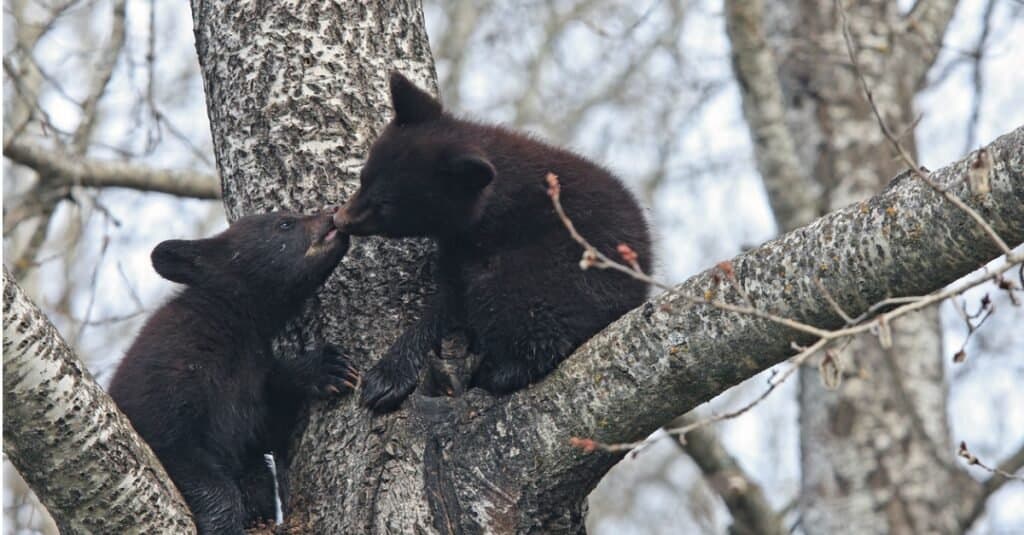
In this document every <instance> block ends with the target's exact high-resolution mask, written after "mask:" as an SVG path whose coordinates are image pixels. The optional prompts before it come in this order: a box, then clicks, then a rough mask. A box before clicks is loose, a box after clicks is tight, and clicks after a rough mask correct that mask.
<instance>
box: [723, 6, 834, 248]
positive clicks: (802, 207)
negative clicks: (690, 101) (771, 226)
mask: <svg viewBox="0 0 1024 535" xmlns="http://www.w3.org/2000/svg"><path fill="white" fill-rule="evenodd" d="M763 12H764V6H763V5H762V3H761V1H760V0H750V1H747V0H728V1H726V3H725V24H726V26H725V27H726V31H727V32H728V34H729V40H730V42H731V43H732V70H733V73H735V75H736V80H737V81H738V82H739V87H740V93H741V95H742V97H743V116H744V117H745V118H746V120H747V124H748V125H749V127H750V137H751V140H752V141H753V144H754V155H755V156H756V159H757V169H758V171H759V172H760V173H761V176H762V178H763V179H764V184H765V187H766V188H767V189H768V199H769V201H770V202H771V205H772V212H773V213H774V214H775V219H776V220H777V222H778V225H779V228H780V229H781V230H783V231H788V230H792V229H794V228H796V227H799V226H801V225H806V224H807V223H810V222H811V221H812V220H814V218H815V217H817V216H818V213H817V210H816V209H815V207H816V206H817V204H818V203H817V202H816V199H817V197H818V192H819V191H820V189H821V188H820V186H819V185H818V183H816V182H815V181H813V180H811V177H809V176H807V174H806V173H804V171H803V170H802V167H801V165H800V161H799V156H798V155H797V150H796V142H795V141H794V140H793V136H792V134H791V133H790V131H789V127H788V126H787V125H786V121H785V116H784V114H785V110H786V106H785V101H784V99H783V96H782V86H781V84H780V82H779V77H778V74H777V73H778V66H777V65H776V62H775V57H774V55H773V54H772V51H771V49H770V48H769V47H768V44H767V42H766V41H765V36H764V27H763V22H762V18H763V14H764V13H763Z"/></svg>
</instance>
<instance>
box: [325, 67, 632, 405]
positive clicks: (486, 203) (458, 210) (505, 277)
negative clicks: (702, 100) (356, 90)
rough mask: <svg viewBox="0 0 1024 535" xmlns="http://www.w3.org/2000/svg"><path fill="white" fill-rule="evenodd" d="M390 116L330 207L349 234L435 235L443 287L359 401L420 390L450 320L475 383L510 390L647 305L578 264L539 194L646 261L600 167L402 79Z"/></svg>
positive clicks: (628, 197)
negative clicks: (352, 185)
mask: <svg viewBox="0 0 1024 535" xmlns="http://www.w3.org/2000/svg"><path fill="white" fill-rule="evenodd" d="M391 96H392V104H393V106H394V108H395V116H394V119H393V120H392V122H391V123H390V124H389V125H388V127H387V128H386V129H385V130H384V132H383V134H381V136H380V138H379V139H378V140H377V141H376V142H375V143H374V145H373V147H372V149H371V150H370V155H369V158H368V160H367V162H366V165H365V166H364V167H363V171H362V175H361V176H360V187H359V190H358V191H357V192H356V194H355V195H354V196H353V197H352V198H351V199H350V200H349V202H348V203H347V204H346V205H345V206H344V207H342V208H341V209H339V210H338V212H337V213H336V214H335V216H334V217H335V223H336V224H337V225H339V227H340V228H342V229H343V230H344V231H346V232H350V233H352V234H357V235H366V234H380V235H384V236H391V237H401V236H430V237H433V238H434V239H435V240H436V241H437V243H438V246H439V250H440V261H439V264H440V265H439V270H438V273H437V281H438V285H439V293H438V295H437V296H436V298H435V299H434V301H433V303H432V305H431V306H430V308H429V309H428V310H427V311H426V312H425V314H424V315H423V317H422V319H421V320H420V321H419V322H418V323H416V324H415V325H413V326H411V327H410V328H409V329H408V330H406V331H405V332H403V333H402V334H401V336H399V338H398V340H397V341H396V342H395V343H394V345H393V346H392V347H391V348H390V349H389V351H388V353H387V354H386V355H385V356H384V357H383V358H382V359H381V361H380V362H378V363H377V365H376V366H374V367H373V369H371V370H370V371H369V372H368V373H367V374H366V376H365V377H364V381H363V385H364V386H363V392H362V400H363V402H364V403H365V404H366V405H368V406H370V407H372V408H374V409H376V410H380V411H383V410H390V409H394V408H395V407H397V406H398V405H399V404H400V403H401V402H402V400H404V399H405V398H406V397H407V396H408V395H409V393H410V392H412V390H413V389H414V388H415V387H416V382H417V375H418V372H419V370H420V368H421V367H422V365H423V361H424V356H425V355H426V354H427V352H428V351H430V350H432V349H436V346H437V345H438V343H439V341H440V339H441V337H442V336H443V335H444V333H445V332H446V330H447V329H449V328H450V327H451V326H452V325H453V324H462V323H463V322H464V323H465V324H466V325H468V327H469V328H470V331H471V333H472V334H473V338H474V344H473V345H474V349H475V350H477V351H479V352H480V354H481V355H482V361H481V364H480V365H479V367H478V368H477V370H476V372H475V374H474V376H473V378H472V386H479V387H482V388H484V389H486V390H488V391H490V392H492V393H496V394H502V393H508V392H512V391H515V390H518V389H521V388H523V387H525V386H526V385H528V384H530V383H532V382H535V381H538V380H540V379H541V378H543V377H544V376H545V375H547V374H548V373H549V372H551V370H553V369H554V368H555V367H556V366H557V365H558V363H559V362H561V361H562V359H564V358H565V357H566V356H567V355H568V354H569V353H571V352H572V351H573V350H574V349H575V348H576V347H577V346H579V345H580V344H581V343H583V342H584V341H586V340H587V339H588V338H590V337H591V336H592V335H594V334H595V333H596V332H597V331H599V330H600V329H602V328H604V327H605V326H606V325H608V324H609V323H611V322H612V321H614V320H615V319H616V318H618V317H619V316H621V315H622V314H623V313H625V312H626V311H628V310H630V309H631V308H633V307H636V306H637V305H639V304H640V303H642V302H643V301H644V299H645V297H646V295H647V285H646V284H644V283H642V282H639V281H637V280H635V279H632V278H630V277H628V276H626V275H623V274H621V273H616V272H614V271H611V270H598V269H591V270H588V271H582V270H580V267H579V261H580V257H581V254H582V249H581V247H580V246H579V245H578V244H576V243H575V242H574V241H572V239H570V237H569V234H568V232H567V231H566V229H565V227H564V226H563V224H562V223H561V221H560V220H559V219H558V217H557V215H556V213H555V211H554V209H553V207H552V204H551V199H550V198H549V197H548V195H547V184H546V183H545V177H546V175H547V174H548V172H553V173H555V174H557V175H558V177H559V180H560V182H561V185H562V188H561V191H562V194H561V200H562V204H563V206H564V207H565V210H566V212H567V213H568V214H569V216H570V218H572V220H573V221H574V223H575V225H576V227H577V228H578V229H579V231H580V232H581V233H582V234H583V235H584V236H586V237H587V239H588V240H590V242H591V243H592V244H593V245H594V246H596V247H597V248H598V249H600V250H601V251H602V252H604V253H605V254H608V255H610V256H613V257H615V258H618V253H617V252H616V247H617V246H618V245H619V244H621V243H625V244H628V245H629V246H631V247H632V248H633V249H634V250H635V251H636V253H637V254H638V255H639V262H640V266H641V267H642V268H643V269H644V270H649V269H650V267H651V243H650V242H651V240H650V236H649V232H648V228H647V222H646V220H645V219H644V216H643V213H642V211H641V209H640V207H639V205H638V204H637V202H636V200H635V199H634V197H633V196H632V194H630V193H629V191H628V190H627V189H626V188H625V187H624V186H623V184H622V183H621V182H620V181H619V180H618V179H617V178H616V177H615V176H613V175H612V174H611V173H610V172H608V171H607V170H605V169H604V168H602V167H600V166H598V165H597V164H594V163H593V162H590V161H589V160H587V159H586V158H583V157H581V156H579V155H577V154H574V153H572V152H569V151H567V150H564V149H560V148H557V147H553V146H550V145H547V144H545V143H542V142H540V141H537V140H536V139H533V138H530V137H528V136H525V135H522V134H518V133H515V132H512V131H510V130H507V129H504V128H500V127H496V126H489V125H483V124H478V123H474V122H469V121H465V120H460V119H456V118H454V117H452V116H451V115H448V114H447V113H445V112H444V111H443V110H442V108H441V104H440V103H439V102H438V101H437V100H435V99H434V98H433V97H431V96H430V95H429V94H427V93H425V92H423V91H422V90H420V89H418V88H417V87H416V86H414V85H413V84H412V83H411V82H409V81H408V80H407V79H406V78H404V77H403V76H402V75H400V74H397V73H395V74H392V77H391Z"/></svg>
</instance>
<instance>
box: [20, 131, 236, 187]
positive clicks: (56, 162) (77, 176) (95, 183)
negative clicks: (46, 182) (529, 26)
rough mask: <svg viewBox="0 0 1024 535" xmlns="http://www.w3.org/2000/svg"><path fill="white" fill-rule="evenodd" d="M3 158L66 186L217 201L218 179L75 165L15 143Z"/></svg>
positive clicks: (97, 163)
mask: <svg viewBox="0 0 1024 535" xmlns="http://www.w3.org/2000/svg"><path fill="white" fill-rule="evenodd" d="M4 156H6V157H8V158H10V159H11V160H12V161H14V162H17V163H19V164H21V165H24V166H27V167H31V168H32V169H34V170H36V171H37V172H39V173H41V174H50V175H53V176H55V177H59V178H60V180H62V181H63V182H64V183H66V184H68V185H76V186H86V187H91V188H129V189H137V190H140V191H153V192H159V193H169V194H171V195H177V196H179V197H193V198H197V199H218V198H220V184H219V181H218V180H217V177H215V176H212V175H206V174H202V173H196V172H191V171H175V170H170V169H153V168H150V167H145V166H141V165H135V164H129V163H120V162H110V161H102V160H95V159H89V158H84V159H81V160H77V161H75V160H72V159H71V158H68V157H67V156H64V155H62V154H59V153H57V152H55V151H51V150H47V149H44V148H42V147H39V146H36V145H32V144H29V143H25V142H18V141H15V142H14V143H11V144H10V145H9V146H7V147H5V148H4Z"/></svg>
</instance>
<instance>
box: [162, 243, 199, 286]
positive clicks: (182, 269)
mask: <svg viewBox="0 0 1024 535" xmlns="http://www.w3.org/2000/svg"><path fill="white" fill-rule="evenodd" d="M204 242H206V240H167V241H164V242H161V243H160V244H159V245H157V246H156V248H155V249H153V253H152V254H151V255H150V259H151V260H152V261H153V269H155V270H156V272H157V273H159V274H160V276H161V277H163V278H165V279H167V280H169V281H172V282H177V283H180V284H194V283H195V282H196V281H197V280H198V279H199V274H200V270H199V259H200V257H201V256H202V253H203V249H204V246H203V244H204Z"/></svg>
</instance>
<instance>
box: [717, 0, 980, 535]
mask: <svg viewBox="0 0 1024 535" xmlns="http://www.w3.org/2000/svg"><path fill="white" fill-rule="evenodd" d="M731 3H732V4H733V6H739V5H742V3H741V2H731ZM751 4H753V3H751ZM843 5H845V6H846V11H847V12H846V16H847V18H848V21H849V30H850V35H851V41H852V43H853V45H854V47H855V50H856V58H857V63H858V64H859V67H860V70H861V72H862V73H863V77H864V83H866V84H867V86H868V87H869V88H870V90H871V92H872V94H873V97H874V101H875V103H876V105H877V106H878V109H879V111H880V113H881V115H882V117H883V118H884V120H885V121H886V123H887V124H888V125H889V127H890V128H891V129H892V130H893V131H895V132H898V133H903V132H909V133H908V134H906V135H904V136H902V137H901V143H902V144H904V146H905V147H906V148H907V150H908V151H909V152H910V153H911V154H914V152H915V147H914V139H913V133H912V132H913V124H914V119H915V114H914V107H913V100H914V97H915V95H916V93H917V91H918V90H919V89H920V88H921V86H922V84H923V80H924V77H925V75H926V73H927V71H928V69H929V68H930V66H931V64H932V62H933V61H934V59H935V56H936V53H937V51H938V50H939V47H940V45H941V40H942V35H943V33H944V32H945V28H946V25H947V24H948V22H949V20H950V18H951V17H952V14H953V9H954V8H955V5H956V2H955V1H949V0H938V1H935V2H923V1H922V2H918V5H917V6H915V8H914V9H913V10H912V11H911V12H910V13H908V14H907V15H905V16H904V15H901V14H900V13H899V11H898V6H897V3H895V2H888V1H884V0H857V1H847V2H843ZM759 7H760V6H756V7H755V6H752V5H750V4H748V5H746V6H743V7H742V8H738V9H734V11H736V10H742V9H747V10H749V9H759ZM775 7H777V8H778V9H776V11H774V12H773V13H771V14H766V15H768V16H770V17H771V22H770V23H769V25H770V26H773V28H772V29H773V30H774V31H773V33H772V34H771V35H770V36H769V39H768V40H769V41H770V42H773V43H780V45H779V46H776V47H775V49H774V51H767V50H763V49H762V50H761V51H762V52H764V53H774V55H776V56H777V57H779V58H780V63H779V66H780V68H779V71H778V72H779V74H778V76H779V77H780V78H781V82H780V80H771V79H769V78H767V77H766V76H765V75H764V72H767V71H772V70H773V69H771V66H769V67H767V68H762V72H761V73H757V72H755V71H754V70H752V67H751V66H750V65H739V64H736V69H737V71H738V74H739V78H740V79H741V80H742V81H743V82H745V84H744V90H745V95H744V100H745V103H747V104H749V103H751V102H753V101H754V100H755V98H756V97H757V96H759V95H763V94H765V93H766V92H768V93H770V90H769V89H765V88H766V87H768V88H771V87H773V86H775V87H778V86H781V89H782V91H781V95H780V97H781V98H780V99H779V100H778V101H772V102H777V103H780V104H783V105H784V106H785V107H786V112H785V124H782V121H779V120H777V118H776V115H777V114H770V117H769V119H768V121H769V122H770V123H771V124H772V125H773V126H775V127H781V128H784V129H786V130H787V132H785V133H782V134H778V135H759V134H761V133H762V132H764V127H763V126H762V125H763V124H764V123H765V122H766V119H765V118H764V114H765V109H766V108H767V109H768V110H771V109H773V108H771V107H765V106H762V107H761V109H758V110H751V109H750V107H749V106H746V107H745V111H746V115H747V116H748V122H750V124H751V128H752V132H753V133H754V137H755V140H757V142H756V145H757V150H758V153H759V154H758V157H759V163H760V164H761V165H759V168H760V169H761V171H762V174H763V175H764V177H765V181H766V184H768V186H769V187H768V191H769V195H770V196H771V197H772V200H773V202H772V205H773V208H774V209H775V211H776V216H777V219H778V221H779V223H780V227H782V230H783V231H788V230H791V229H792V228H793V227H794V226H796V225H802V224H805V223H806V222H807V221H806V220H804V219H803V218H799V217H796V218H794V217H793V214H794V213H795V212H796V210H795V209H794V208H793V207H792V205H793V202H792V198H791V197H792V195H793V189H792V188H786V187H785V186H787V185H788V184H793V183H795V182H799V180H794V179H793V178H792V176H791V175H793V174H799V173H802V174H803V176H805V177H807V178H808V179H810V180H809V181H804V182H805V183H806V182H812V183H813V182H816V186H817V189H818V190H819V191H821V192H823V193H824V195H823V196H821V198H820V201H821V202H820V204H819V205H818V206H816V207H813V208H814V210H813V211H811V212H810V213H811V214H814V213H817V214H819V215H820V214H821V213H826V212H828V211H831V210H834V209H836V208H839V207H842V206H847V205H849V204H851V203H854V202H857V201H860V200H863V199H865V198H868V197H870V196H871V195H872V194H875V193H877V192H878V191H880V190H881V189H882V188H883V187H884V186H885V185H886V183H887V182H888V180H889V177H891V176H892V175H893V174H895V173H896V172H897V171H899V170H900V169H903V168H905V167H906V164H905V163H904V162H903V161H901V160H900V159H899V158H898V157H896V155H895V152H894V151H893V149H892V147H891V144H890V143H889V141H888V140H887V139H886V138H885V137H884V135H883V133H882V130H881V128H880V127H879V125H878V122H877V119H876V117H875V115H874V113H873V112H872V109H871V107H870V105H869V103H868V100H867V98H866V95H865V90H864V88H863V85H862V83H861V80H860V79H859V78H858V77H857V75H856V73H855V69H854V68H853V65H852V62H851V61H850V59H849V57H850V56H849V53H848V50H847V45H846V43H845V40H844V35H843V18H842V16H841V13H840V11H838V10H837V8H836V2H835V1H834V0H816V1H803V0H800V1H796V0H794V1H791V2H786V3H784V6H780V5H776V6H775ZM754 16H760V15H759V14H756V15H754ZM732 19H733V20H737V17H733V18H732ZM734 26H736V25H734ZM743 29H745V30H747V32H742V33H741V36H742V35H745V34H749V33H750V30H751V28H750V26H749V25H747V26H746V27H744V28H743ZM735 33H737V32H735V31H734V32H733V34H735ZM737 41H738V39H737V37H736V36H735V35H733V42H734V44H735V43H736V42H737ZM740 42H741V43H742V42H743V41H742V40H740ZM734 53H736V54H740V56H741V59H742V58H748V59H747V60H746V61H748V63H749V62H750V61H751V60H750V59H749V58H751V57H756V56H754V55H753V54H752V53H750V52H746V53H745V54H744V51H743V50H739V51H736V52H734ZM734 59H735V56H734ZM770 62H771V60H769V63H770ZM744 67H745V68H744ZM744 72H745V73H746V74H745V75H744V74H743V73H744ZM772 76H774V73H773V74H772ZM764 100H771V99H762V101H764ZM762 103H763V102H762ZM773 119H774V120H773ZM789 136H791V139H793V140H795V141H794V142H790V143H789V144H788V145H786V144H785V143H779V142H775V143H766V142H764V139H768V140H771V139H778V138H782V139H786V138H787V137H789ZM780 146H782V147H783V148H785V149H787V150H788V147H793V149H792V152H791V153H787V154H785V155H780V154H779V152H780V151H779V150H778V148H779V147H780ZM769 155H770V156H769ZM773 161H783V162H787V163H788V162H793V161H795V162H799V165H800V166H801V168H800V169H798V170H794V169H793V168H792V167H789V168H786V167H783V166H780V165H775V167H771V166H770V165H766V163H768V162H773ZM773 184H775V185H777V186H782V187H774V188H773V187H771V186H772V185H773ZM780 207H781V208H784V209H783V210H780ZM804 213H807V212H804ZM892 331H893V332H892V336H893V340H894V344H893V346H892V347H891V348H883V347H882V346H881V345H880V344H879V343H878V339H877V338H876V337H874V336H871V335H864V336H860V337H858V338H856V339H855V340H853V341H852V342H851V343H850V345H849V346H847V347H846V348H844V349H843V351H842V353H841V359H840V360H841V362H842V369H843V375H844V380H843V384H842V387H841V388H840V389H839V390H838V391H835V392H833V391H830V390H828V389H826V388H825V387H824V386H823V384H822V381H821V378H820V376H819V373H818V371H817V370H816V369H815V368H813V367H808V368H805V369H803V370H801V373H800V386H801V390H800V410H801V418H800V436H801V445H802V455H801V468H802V471H801V476H802V485H801V487H802V488H801V493H800V496H801V503H800V509H801V518H802V526H803V529H804V530H805V531H806V532H807V533H810V534H813V533H838V532H853V533H958V532H960V531H961V530H962V529H963V528H962V527H961V524H960V522H961V520H962V516H963V514H964V511H963V504H965V503H969V502H971V500H970V499H969V498H970V497H971V496H970V495H973V494H977V490H978V489H977V485H975V484H973V482H972V481H971V480H970V479H969V478H968V477H967V476H966V474H965V473H964V472H962V471H961V470H959V469H958V468H957V467H956V466H955V465H954V462H953V461H954V458H955V457H954V455H953V453H954V450H953V448H952V445H951V442H950V438H949V430H948V427H947V421H946V398H947V396H946V385H945V381H944V379H943V366H942V356H943V348H942V337H941V332H940V326H939V319H938V309H937V307H932V308H930V309H926V310H924V311H922V312H920V313H917V314H914V315H911V316H907V317H905V318H902V319H900V320H899V321H896V322H894V323H893V326H892ZM965 495H967V496H965Z"/></svg>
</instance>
